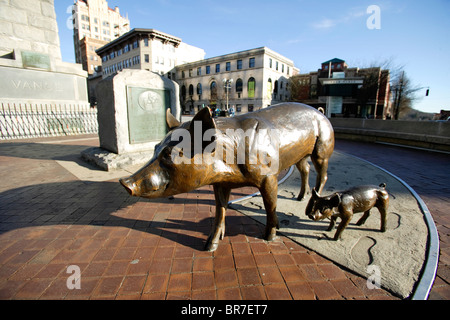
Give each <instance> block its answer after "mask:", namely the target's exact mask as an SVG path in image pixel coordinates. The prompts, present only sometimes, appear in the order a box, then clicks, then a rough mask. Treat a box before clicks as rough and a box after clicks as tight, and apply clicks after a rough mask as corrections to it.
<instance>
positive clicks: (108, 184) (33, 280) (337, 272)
mask: <svg viewBox="0 0 450 320" xmlns="http://www.w3.org/2000/svg"><path fill="white" fill-rule="evenodd" d="M98 144H99V142H98V139H97V138H96V136H92V135H85V136H75V137H74V136H72V137H67V138H64V137H57V138H56V137H55V138H48V139H34V140H16V141H8V142H2V143H0V167H1V169H2V175H3V179H2V185H1V186H0V203H1V205H0V299H167V300H171V299H245V300H250V299H270V300H274V299H283V300H285V299H287V300H290V299H295V300H297V299H319V300H322V299H397V298H396V297H394V296H393V295H392V294H390V293H389V292H387V291H385V290H382V289H379V290H369V289H368V288H367V285H366V279H364V278H362V277H359V276H357V275H355V274H353V273H351V272H348V271H346V270H344V269H342V268H340V267H339V266H337V265H336V264H334V263H332V262H331V261H329V260H327V259H325V258H323V257H322V256H320V255H318V254H316V253H315V252H312V251H309V250H307V249H306V248H305V247H303V246H301V245H299V244H297V243H295V242H293V241H292V240H290V239H289V238H287V237H284V236H279V237H278V238H277V239H276V240H275V241H273V242H266V241H264V240H262V238H261V235H262V234H263V231H264V226H263V225H262V224H260V223H258V222H256V221H255V220H253V219H251V218H249V217H247V216H245V215H243V214H241V213H239V212H237V211H234V210H231V209H229V210H228V211H227V220H226V224H227V229H226V236H225V238H224V240H222V242H221V243H220V246H219V248H218V249H217V251H216V252H214V253H209V252H204V251H203V246H204V243H205V241H206V239H207V236H208V233H209V231H210V225H211V223H212V221H213V218H214V197H213V192H212V187H204V188H201V189H199V190H196V191H193V192H190V193H186V194H181V195H177V196H175V198H174V199H173V200H169V199H159V200H146V199H140V198H135V197H130V196H129V195H128V193H127V192H125V190H123V188H122V187H121V186H120V184H119V183H117V179H118V178H119V177H121V176H125V175H128V174H129V172H133V171H134V170H135V168H130V169H129V170H128V171H129V172H127V171H123V172H115V173H107V172H102V171H98V170H96V169H95V168H93V167H91V166H89V165H87V164H84V163H82V162H81V161H80V160H79V159H78V158H79V153H80V151H82V150H84V149H86V148H88V147H90V146H98ZM252 192H254V190H253V189H251V188H242V189H237V190H234V192H233V197H234V198H236V197H242V196H243V195H247V194H250V193H252ZM69 266H75V267H74V269H69V270H75V271H71V272H69V273H68V272H67V271H68V267H69ZM78 268H79V269H78ZM77 270H79V271H80V272H81V282H80V289H77V283H76V282H75V281H72V280H73V279H74V278H75V276H76V274H77V272H76V271H77ZM69 287H72V288H73V289H69Z"/></svg>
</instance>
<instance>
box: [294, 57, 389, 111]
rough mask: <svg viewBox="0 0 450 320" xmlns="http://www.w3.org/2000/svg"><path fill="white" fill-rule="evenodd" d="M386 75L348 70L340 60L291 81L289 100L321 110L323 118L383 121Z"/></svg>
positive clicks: (386, 100)
mask: <svg viewBox="0 0 450 320" xmlns="http://www.w3.org/2000/svg"><path fill="white" fill-rule="evenodd" d="M389 83H390V72H389V70H382V69H381V68H379V67H373V68H357V67H356V68H349V67H348V65H347V63H346V62H345V61H344V60H341V59H337V58H334V59H331V60H328V61H325V62H323V63H322V64H321V68H320V69H318V70H317V71H314V72H310V73H306V74H299V75H296V76H294V77H292V78H291V84H290V85H291V95H292V100H293V101H297V102H302V103H305V104H308V105H311V106H313V107H315V108H323V109H324V110H325V112H326V114H327V116H329V117H330V116H331V117H357V118H372V119H374V118H376V119H387V118H390V117H392V114H391V102H390V94H391V91H390V86H389Z"/></svg>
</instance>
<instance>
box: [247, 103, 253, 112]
mask: <svg viewBox="0 0 450 320" xmlns="http://www.w3.org/2000/svg"><path fill="white" fill-rule="evenodd" d="M253 109H254V106H253V105H252V104H249V105H248V112H253Z"/></svg>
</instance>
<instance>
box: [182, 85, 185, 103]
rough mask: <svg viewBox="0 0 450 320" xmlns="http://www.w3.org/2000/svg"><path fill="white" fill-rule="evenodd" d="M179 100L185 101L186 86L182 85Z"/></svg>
mask: <svg viewBox="0 0 450 320" xmlns="http://www.w3.org/2000/svg"><path fill="white" fill-rule="evenodd" d="M181 99H182V100H185V99H186V86H185V85H184V84H183V86H182V87H181Z"/></svg>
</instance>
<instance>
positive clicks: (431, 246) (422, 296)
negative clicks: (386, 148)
mask: <svg viewBox="0 0 450 320" xmlns="http://www.w3.org/2000/svg"><path fill="white" fill-rule="evenodd" d="M346 155H348V156H351V157H353V158H356V159H358V160H362V161H364V162H366V163H368V164H370V165H371V166H374V167H376V168H378V169H380V170H382V171H384V172H385V173H386V174H389V175H390V176H392V177H393V178H395V179H396V180H398V181H399V182H400V183H401V184H403V186H405V188H407V189H408V190H409V192H411V194H412V195H413V197H414V198H416V200H417V203H418V204H419V207H420V209H421V210H422V212H423V215H424V218H425V222H426V224H427V227H428V246H427V256H426V259H425V264H424V267H423V269H422V273H421V276H420V278H419V281H418V283H417V285H416V288H415V290H414V293H413V294H412V296H411V299H412V300H427V298H428V295H429V294H430V290H431V287H432V285H433V282H434V279H435V278H436V271H437V267H438V262H439V234H438V231H437V228H436V225H435V224H434V220H433V217H432V216H431V213H430V211H429V210H428V207H427V205H426V204H425V202H424V201H423V200H422V199H421V198H420V196H419V195H418V194H417V192H416V191H414V189H413V188H411V186H409V185H408V184H407V183H406V182H405V181H403V180H402V179H401V178H399V177H398V176H396V175H395V174H393V173H391V172H389V171H388V170H386V169H384V168H382V167H380V166H377V165H376V164H373V163H372V162H370V161H367V160H364V159H361V158H359V157H356V156H354V155H351V154H348V153H346Z"/></svg>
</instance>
